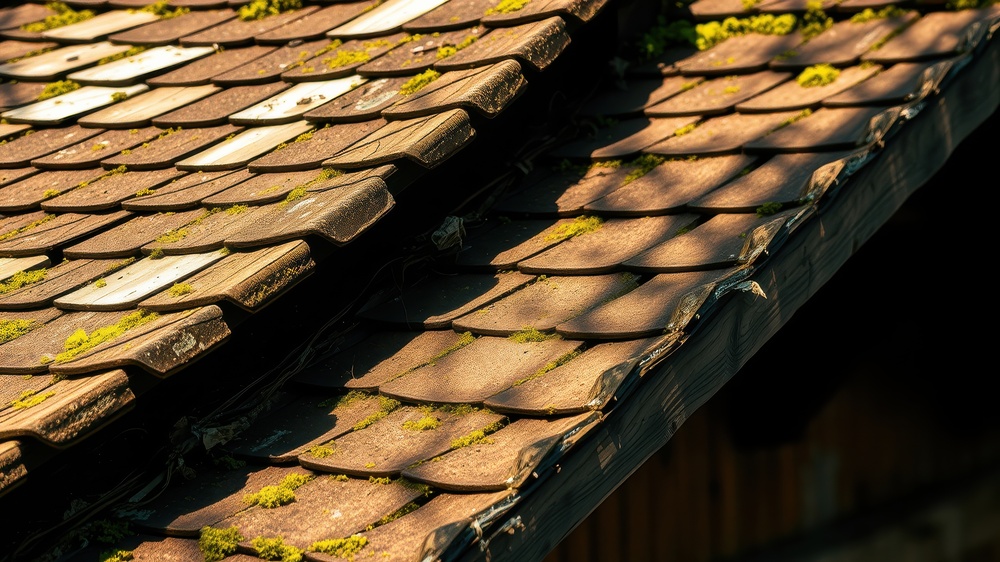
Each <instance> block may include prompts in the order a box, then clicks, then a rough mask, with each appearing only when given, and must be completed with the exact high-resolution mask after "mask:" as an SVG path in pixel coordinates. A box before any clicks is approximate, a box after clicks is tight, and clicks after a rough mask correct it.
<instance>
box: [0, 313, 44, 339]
mask: <svg viewBox="0 0 1000 562" xmlns="http://www.w3.org/2000/svg"><path fill="white" fill-rule="evenodd" d="M39 326H41V324H39V323H38V322H35V321H34V320H24V319H18V320H4V319H0V343H7V342H9V341H13V340H16V339H17V338H19V337H21V336H23V335H24V334H27V333H28V332H30V331H32V330H34V329H35V328H38V327H39Z"/></svg>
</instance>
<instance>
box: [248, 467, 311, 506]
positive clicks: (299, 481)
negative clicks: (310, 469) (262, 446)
mask: <svg viewBox="0 0 1000 562" xmlns="http://www.w3.org/2000/svg"><path fill="white" fill-rule="evenodd" d="M313 478H314V476H311V475H308V474H299V473H297V472H293V473H292V474H289V475H288V476H285V478H284V479H283V480H282V481H281V483H279V484H277V485H274V486H264V487H263V488H261V489H260V491H259V492H256V493H254V494H246V495H245V496H243V503H245V504H247V505H259V506H260V507H266V508H274V507H279V506H282V505H286V504H289V503H292V502H293V501H295V490H297V489H299V487H301V486H302V485H303V484H305V483H306V482H308V481H310V480H312V479H313Z"/></svg>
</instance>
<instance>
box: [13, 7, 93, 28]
mask: <svg viewBox="0 0 1000 562" xmlns="http://www.w3.org/2000/svg"><path fill="white" fill-rule="evenodd" d="M45 7H46V8H48V9H50V10H52V11H54V12H55V13H54V14H52V15H51V16H45V19H43V20H41V21H36V22H31V23H26V24H24V25H22V26H21V29H23V30H24V31H30V32H32V33H40V32H42V31H48V30H50V29H56V28H58V27H64V26H67V25H71V24H74V23H79V22H81V21H86V20H89V19H90V18H92V17H94V16H95V15H96V14H95V13H94V11H93V10H80V11H79V12H78V11H76V10H74V9H73V8H70V7H69V6H67V5H66V3H65V2H49V3H47V4H45Z"/></svg>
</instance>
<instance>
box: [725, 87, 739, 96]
mask: <svg viewBox="0 0 1000 562" xmlns="http://www.w3.org/2000/svg"><path fill="white" fill-rule="evenodd" d="M722 93H723V94H727V95H730V96H731V95H733V94H738V93H740V87H739V86H726V87H725V88H723V89H722Z"/></svg>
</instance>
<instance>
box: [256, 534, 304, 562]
mask: <svg viewBox="0 0 1000 562" xmlns="http://www.w3.org/2000/svg"><path fill="white" fill-rule="evenodd" d="M250 544H251V545H252V546H253V548H254V550H256V551H257V556H260V557H261V558H263V559H264V560H278V561H280V562H300V561H301V560H302V553H303V550H302V549H301V548H297V547H294V546H292V545H290V544H285V540H284V539H283V538H281V537H274V538H266V537H257V538H255V539H254V540H253V541H251V543H250Z"/></svg>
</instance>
